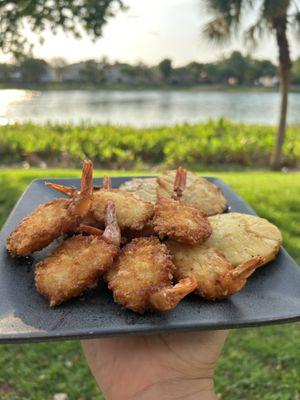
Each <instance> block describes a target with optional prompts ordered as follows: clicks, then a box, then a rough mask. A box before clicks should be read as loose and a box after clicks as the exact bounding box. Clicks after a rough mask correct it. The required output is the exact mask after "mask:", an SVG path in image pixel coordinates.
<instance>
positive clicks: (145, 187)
mask: <svg viewBox="0 0 300 400" xmlns="http://www.w3.org/2000/svg"><path fill="white" fill-rule="evenodd" d="M156 188H157V182H156V178H133V179H131V180H130V181H127V182H124V183H123V184H122V185H121V186H120V187H119V189H120V190H125V191H126V192H130V193H132V194H134V195H135V196H137V197H138V198H139V199H141V200H144V201H149V202H150V203H152V204H155V203H156Z"/></svg>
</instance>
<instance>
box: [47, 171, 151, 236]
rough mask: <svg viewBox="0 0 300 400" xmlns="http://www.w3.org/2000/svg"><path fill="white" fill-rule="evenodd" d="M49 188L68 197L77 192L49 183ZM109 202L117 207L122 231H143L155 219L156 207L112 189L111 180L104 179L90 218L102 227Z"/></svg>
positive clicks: (95, 195)
mask: <svg viewBox="0 0 300 400" xmlns="http://www.w3.org/2000/svg"><path fill="white" fill-rule="evenodd" d="M48 186H49V187H52V188H53V189H56V190H59V191H60V192H62V193H64V194H66V195H67V196H70V195H72V194H73V192H74V191H76V189H74V188H65V187H63V186H60V185H56V184H52V183H49V184H48ZM109 201H112V202H113V203H114V204H115V206H116V212H117V221H118V224H119V227H120V228H121V230H124V229H131V230H142V229H143V228H144V227H145V225H146V224H147V222H148V221H149V220H151V218H152V217H153V213H154V207H153V205H152V204H151V203H149V202H147V201H143V200H141V199H139V198H137V197H136V196H134V195H132V194H131V193H128V192H125V191H122V190H119V189H112V188H111V180H110V179H109V178H108V177H104V179H103V185H102V187H101V188H100V190H96V191H94V199H93V204H92V206H91V210H90V213H89V218H94V220H95V221H96V222H97V223H98V224H99V225H100V226H101V225H103V224H104V220H105V207H106V205H107V203H108V202H109Z"/></svg>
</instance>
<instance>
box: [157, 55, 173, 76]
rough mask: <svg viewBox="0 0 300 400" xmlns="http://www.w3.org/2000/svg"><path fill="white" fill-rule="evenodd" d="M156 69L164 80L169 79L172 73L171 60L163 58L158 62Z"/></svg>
mask: <svg viewBox="0 0 300 400" xmlns="http://www.w3.org/2000/svg"><path fill="white" fill-rule="evenodd" d="M158 69H159V72H160V73H161V75H162V76H163V78H164V80H166V81H169V80H170V77H171V74H172V61H171V60H170V59H169V58H165V59H164V60H162V61H161V62H160V63H159V64H158Z"/></svg>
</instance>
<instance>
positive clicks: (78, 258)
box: [35, 203, 120, 307]
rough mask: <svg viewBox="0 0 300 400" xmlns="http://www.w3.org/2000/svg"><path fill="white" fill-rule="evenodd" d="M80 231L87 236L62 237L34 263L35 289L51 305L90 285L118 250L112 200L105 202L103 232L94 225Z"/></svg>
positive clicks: (71, 296)
mask: <svg viewBox="0 0 300 400" xmlns="http://www.w3.org/2000/svg"><path fill="white" fill-rule="evenodd" d="M80 230H82V232H86V233H88V234H89V236H83V235H81V234H80V235H75V236H72V237H71V238H68V239H66V240H64V241H63V242H62V244H61V245H59V246H58V247H57V248H56V249H55V250H54V251H53V252H52V254H50V255H49V256H48V257H47V258H46V259H45V260H44V261H42V262H40V263H38V264H37V265H36V271H35V285H36V288H37V290H38V292H39V293H41V294H42V295H43V296H45V297H46V298H47V299H48V300H49V303H50V306H51V307H53V306H57V305H59V304H61V303H62V302H64V301H67V300H69V299H71V298H73V297H77V296H80V295H81V294H82V293H83V292H84V291H85V290H87V289H90V288H94V287H95V286H96V285H97V281H98V279H99V278H100V277H101V276H102V275H103V273H104V272H105V271H107V269H108V268H109V267H110V266H111V265H112V263H113V260H114V257H115V256H116V255H117V253H118V250H119V245H120V229H119V227H118V225H117V223H116V214H115V206H114V205H113V204H112V203H108V205H107V210H106V228H105V231H104V233H103V235H101V233H102V232H101V231H99V230H98V229H96V228H94V227H86V226H81V227H80Z"/></svg>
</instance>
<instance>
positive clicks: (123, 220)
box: [91, 189, 154, 230]
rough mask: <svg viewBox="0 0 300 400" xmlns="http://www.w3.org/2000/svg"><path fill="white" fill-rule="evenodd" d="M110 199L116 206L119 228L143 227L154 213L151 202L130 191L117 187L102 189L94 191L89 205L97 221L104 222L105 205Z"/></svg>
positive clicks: (133, 228)
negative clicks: (92, 199)
mask: <svg viewBox="0 0 300 400" xmlns="http://www.w3.org/2000/svg"><path fill="white" fill-rule="evenodd" d="M110 201H111V202H113V203H114V204H115V206H116V212H117V222H118V225H119V227H120V229H121V230H123V229H132V230H141V229H143V228H144V226H145V225H146V224H147V222H148V221H149V220H151V218H152V216H153V213H154V207H153V205H152V204H151V203H149V202H145V201H142V200H140V199H138V198H136V197H135V196H133V195H132V194H131V193H127V192H124V191H122V190H118V189H102V190H99V191H97V192H94V201H93V204H92V207H91V212H92V214H93V216H94V218H95V219H96V220H97V221H98V222H99V223H102V224H104V220H105V207H106V205H107V203H108V202H110Z"/></svg>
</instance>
